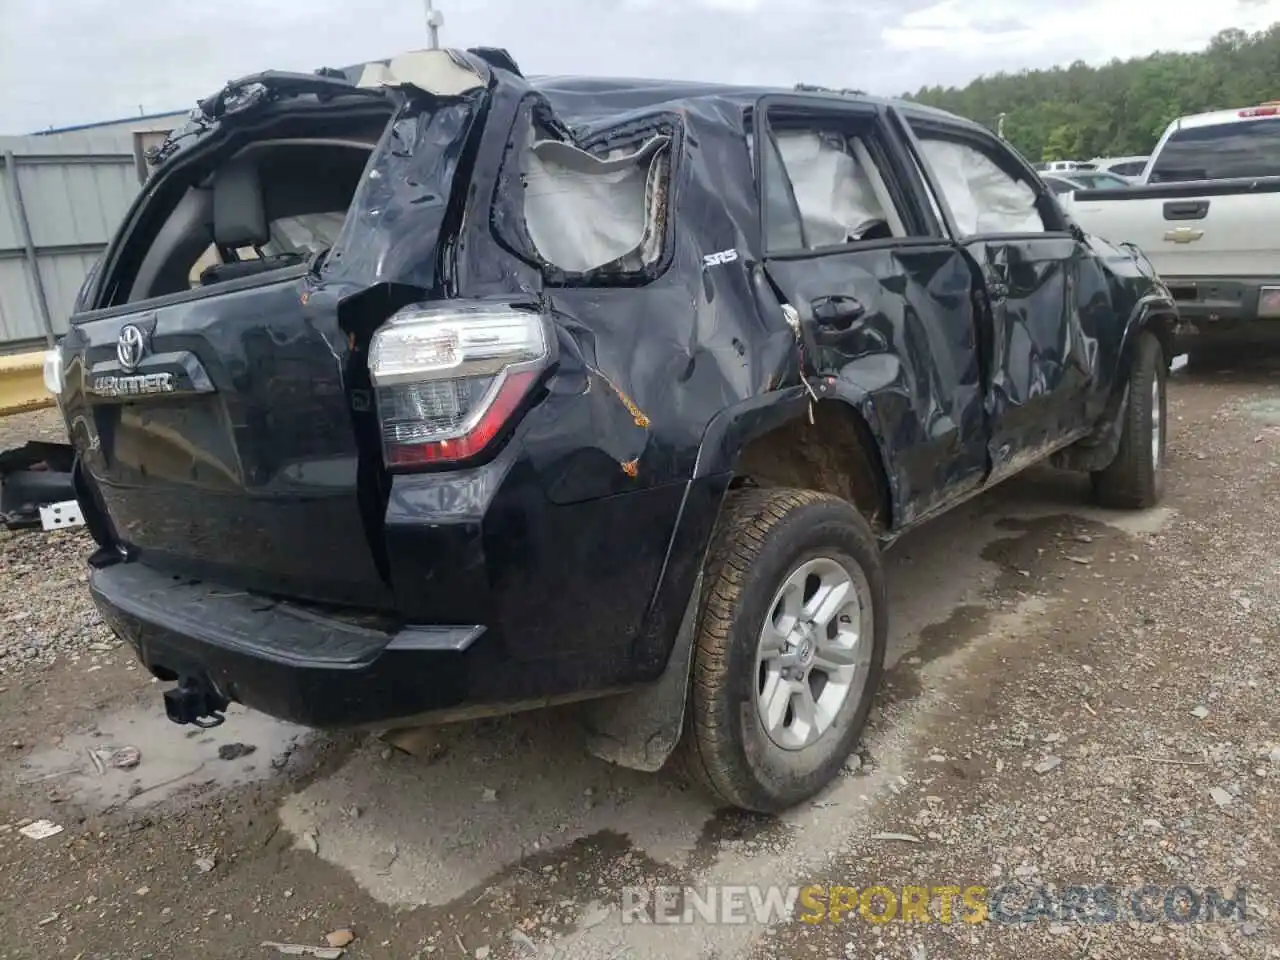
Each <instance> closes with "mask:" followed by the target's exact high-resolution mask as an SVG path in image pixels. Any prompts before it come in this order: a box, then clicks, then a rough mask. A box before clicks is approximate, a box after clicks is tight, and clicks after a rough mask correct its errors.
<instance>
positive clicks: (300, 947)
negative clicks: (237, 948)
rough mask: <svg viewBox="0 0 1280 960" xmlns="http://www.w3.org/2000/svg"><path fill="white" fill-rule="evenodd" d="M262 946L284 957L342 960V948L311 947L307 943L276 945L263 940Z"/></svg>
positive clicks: (270, 941)
mask: <svg viewBox="0 0 1280 960" xmlns="http://www.w3.org/2000/svg"><path fill="white" fill-rule="evenodd" d="M262 946H264V947H270V948H271V949H272V950H275V951H276V952H277V953H282V954H284V955H285V956H286V957H316V958H318V960H342V954H343V949H342V947H313V946H311V944H309V943H276V942H275V941H273V940H263V941H262Z"/></svg>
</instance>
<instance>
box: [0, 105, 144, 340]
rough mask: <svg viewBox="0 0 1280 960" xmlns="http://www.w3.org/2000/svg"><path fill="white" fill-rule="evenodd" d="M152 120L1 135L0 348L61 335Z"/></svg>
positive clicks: (132, 180)
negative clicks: (60, 131) (27, 134)
mask: <svg viewBox="0 0 1280 960" xmlns="http://www.w3.org/2000/svg"><path fill="white" fill-rule="evenodd" d="M156 129H160V130H163V129H165V127H164V126H162V125H160V124H157V123H156V122H155V121H147V122H145V123H144V122H139V121H134V122H132V123H122V124H119V125H112V126H109V127H106V128H101V127H99V128H91V129H87V130H82V131H73V132H67V133H54V134H46V135H39V136H29V137H0V176H2V178H3V184H2V185H0V352H5V351H12V350H15V349H21V348H23V347H26V346H35V345H39V344H42V343H45V342H48V341H49V340H50V339H51V338H52V337H56V336H59V335H61V334H62V333H64V332H66V329H67V317H68V315H69V314H70V312H71V305H72V303H73V302H74V300H75V297H76V294H77V293H78V292H79V290H80V286H81V284H82V283H83V282H84V278H85V276H86V275H87V274H88V272H89V269H90V268H91V267H92V265H93V262H94V260H95V259H97V256H98V254H99V253H101V252H102V249H103V248H104V247H105V246H106V243H107V241H108V240H109V239H110V237H111V234H112V233H113V232H114V231H115V228H116V226H117V225H118V224H119V222H120V220H121V219H122V218H123V217H124V215H125V213H126V211H127V210H128V208H129V204H130V203H131V202H132V200H133V198H134V195H135V194H136V193H137V192H138V187H139V177H138V168H137V164H136V162H135V153H134V149H135V139H138V138H140V139H142V140H143V141H144V142H145V143H148V144H149V143H150V142H151V141H152V140H154V137H153V136H149V135H148V134H147V133H146V132H145V131H149V130H156Z"/></svg>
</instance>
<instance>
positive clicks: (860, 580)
mask: <svg viewBox="0 0 1280 960" xmlns="http://www.w3.org/2000/svg"><path fill="white" fill-rule="evenodd" d="M870 611H871V590H870V586H869V585H868V584H867V580H866V576H865V575H864V574H863V573H862V571H861V570H858V569H857V568H856V567H855V568H854V572H853V573H851V572H850V570H849V569H848V568H847V567H846V566H845V565H844V564H842V563H840V562H838V561H836V560H832V559H830V558H828V557H818V558H816V559H813V560H808V561H806V562H804V563H802V564H800V565H799V566H798V567H796V568H795V569H794V570H793V571H792V572H791V573H790V574H789V575H788V576H787V578H786V579H785V580H784V581H783V583H782V586H781V587H779V588H778V591H777V593H776V594H774V597H773V602H772V603H771V604H770V605H769V611H768V613H767V614H766V616H765V622H764V625H763V626H762V628H761V630H760V639H759V644H758V648H757V656H756V683H755V703H756V715H757V717H758V718H759V720H760V724H761V726H762V727H763V728H764V731H765V733H766V734H767V735H768V737H769V739H770V740H772V741H773V742H774V743H775V744H777V745H778V746H779V747H781V748H782V749H784V750H803V749H804V748H805V747H808V746H810V745H811V744H813V743H815V742H817V741H818V740H819V739H821V737H822V736H823V735H824V734H825V733H826V732H827V731H828V730H830V729H831V726H832V724H833V723H834V722H835V720H836V718H837V717H838V716H839V715H840V711H841V709H842V708H843V707H844V706H845V704H846V703H847V702H848V701H849V698H850V697H855V698H861V696H862V692H863V688H864V687H865V686H866V682H867V676H868V673H869V670H870V665H871V645H872V636H871V629H870V627H869V625H868V621H869V617H868V614H869V613H870Z"/></svg>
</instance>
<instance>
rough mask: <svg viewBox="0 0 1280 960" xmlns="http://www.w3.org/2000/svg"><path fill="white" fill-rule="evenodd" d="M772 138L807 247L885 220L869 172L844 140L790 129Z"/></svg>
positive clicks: (841, 239) (847, 237)
mask: <svg viewBox="0 0 1280 960" xmlns="http://www.w3.org/2000/svg"><path fill="white" fill-rule="evenodd" d="M776 139H777V142H778V152H779V153H780V154H781V155H782V165H783V167H784V168H785V169H786V171H787V175H788V176H789V177H790V178H791V188H792V190H794V191H795V195H796V204H797V206H799V207H800V219H801V221H802V222H803V223H804V232H805V240H806V241H807V243H808V246H810V247H824V246H834V245H837V244H842V243H847V242H849V240H850V239H852V238H856V237H857V236H858V235H859V234H860V233H861V231H862V230H863V229H864V228H865V227H866V226H867V225H868V224H869V223H872V222H874V221H877V220H883V221H886V222H888V218H887V217H886V216H885V212H884V208H883V207H882V206H881V204H880V201H879V199H878V198H877V197H876V191H875V188H874V187H873V186H872V184H871V179H870V177H869V176H868V175H867V171H866V170H864V169H863V167H862V165H861V164H859V163H858V162H857V160H855V159H854V157H853V155H852V154H851V153H850V152H849V150H848V147H847V145H846V144H845V143H844V141H843V139H842V138H840V137H838V136H835V135H830V136H827V135H822V134H818V133H812V132H810V131H808V130H788V131H780V132H778V133H777V134H776Z"/></svg>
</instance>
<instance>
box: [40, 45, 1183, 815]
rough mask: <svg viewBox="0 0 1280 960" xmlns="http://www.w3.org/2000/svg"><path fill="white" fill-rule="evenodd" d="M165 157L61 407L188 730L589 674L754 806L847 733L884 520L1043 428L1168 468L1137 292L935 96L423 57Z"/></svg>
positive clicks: (856, 728)
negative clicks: (602, 74)
mask: <svg viewBox="0 0 1280 960" xmlns="http://www.w3.org/2000/svg"><path fill="white" fill-rule="evenodd" d="M153 161H154V170H153V172H152V175H151V177H150V179H149V180H148V182H147V184H146V186H145V189H144V190H143V191H142V193H141V195H140V196H139V198H138V200H137V202H136V203H135V204H134V206H133V208H132V209H131V210H130V212H129V213H128V215H127V217H126V219H125V221H124V223H123V224H122V226H121V228H120V230H119V231H118V233H117V235H116V237H115V239H114V240H113V242H112V243H111V245H110V247H109V248H108V250H107V251H106V253H105V254H104V257H103V260H102V262H101V266H100V268H99V269H98V270H96V271H95V273H94V274H93V276H91V277H90V279H89V280H88V281H87V282H86V284H85V287H84V290H83V292H82V294H81V297H80V301H79V303H78V304H77V308H76V313H75V316H74V317H72V319H71V328H70V332H69V333H68V334H67V336H66V338H65V340H64V341H63V343H62V345H61V348H60V349H61V352H60V357H61V368H62V369H61V374H60V382H61V385H62V392H61V396H60V405H61V408H62V410H63V412H64V414H65V417H66V422H67V426H68V428H69V432H70V436H71V440H72V443H73V445H74V448H75V451H76V454H77V463H76V468H75V475H74V479H75V484H76V494H77V497H78V499H79V503H80V506H81V509H82V511H83V514H84V517H85V522H86V524H87V525H88V527H89V528H90V530H91V532H92V534H93V536H94V538H95V539H96V541H97V544H98V546H99V549H98V550H97V551H96V552H95V553H94V555H93V556H92V558H91V561H90V562H91V566H92V578H91V589H92V591H93V596H94V598H95V600H96V602H97V604H98V606H99V607H100V608H101V610H102V613H103V615H104V617H105V618H106V619H107V621H108V623H109V624H110V625H111V627H112V628H113V629H114V630H115V631H116V632H117V633H118V634H119V635H120V636H121V637H123V638H125V639H127V640H128V641H129V643H130V644H132V645H133V647H134V648H135V649H136V650H137V652H138V655H139V656H140V658H141V659H142V661H143V663H145V665H146V666H147V668H148V669H149V670H150V671H151V672H152V673H153V674H154V675H155V676H157V677H159V678H160V679H162V680H165V681H171V682H173V683H174V686H173V687H172V688H171V689H169V690H168V691H167V692H166V693H165V704H166V708H167V710H168V713H169V716H170V717H171V718H172V719H173V720H175V721H177V722H179V723H195V724H201V725H210V724H214V723H219V722H222V720H223V719H224V711H225V710H226V708H227V706H228V704H229V703H232V702H236V703H241V704H244V705H247V706H249V707H252V708H256V709H258V710H262V711H265V712H267V713H270V714H274V715H276V716H278V717H283V718H287V719H289V720H292V721H296V722H299V723H302V724H307V725H310V726H314V727H321V728H325V727H370V728H390V727H398V726H407V725H414V724H419V723H427V722H435V721H439V720H448V719H456V718H459V717H469V716H477V715H482V714H484V713H500V712H510V711H516V710H522V709H528V708H531V707H541V706H547V705H551V704H557V703H566V702H572V701H583V702H582V703H581V712H582V717H583V721H584V726H585V729H586V731H587V739H588V743H589V746H590V748H591V749H592V750H593V751H594V752H595V753H596V754H598V755H599V756H602V757H604V758H606V759H608V760H610V761H613V762H615V763H620V764H623V765H626V766H630V767H634V768H640V769H646V770H656V769H658V768H659V767H661V766H662V765H663V764H664V763H665V762H666V761H667V760H668V756H669V755H670V754H672V753H673V751H675V750H676V748H677V746H680V748H681V749H680V751H679V752H680V755H682V756H683V758H684V760H685V762H686V764H687V766H688V768H689V769H690V770H691V771H692V772H693V773H694V774H695V775H696V777H697V778H698V779H700V780H701V781H703V782H704V783H705V784H706V785H707V786H708V787H709V788H710V789H711V790H712V791H713V792H714V793H715V794H716V795H717V796H718V797H720V798H722V799H723V800H724V801H727V802H728V803H731V804H735V805H738V806H740V807H743V808H748V809H754V810H761V811H776V810H781V809H784V808H787V807H789V806H791V805H793V804H796V803H797V802H799V801H801V800H803V799H805V798H807V797H810V796H811V795H813V794H814V793H815V792H817V791H818V790H819V789H821V788H822V787H823V785H824V784H826V783H827V782H828V781H830V780H831V779H832V777H833V776H834V775H835V773H836V771H837V770H838V769H839V768H840V766H841V764H842V763H843V762H844V760H845V759H846V758H847V756H848V755H849V753H850V752H851V750H853V749H854V747H855V745H856V741H857V739H858V736H859V734H860V731H861V730H862V727H863V725H864V723H865V721H866V717H867V713H868V710H869V707H870V704H871V700H872V697H873V695H874V693H875V690H876V687H877V683H878V680H879V677H880V673H881V667H882V663H883V659H884V655H885V639H886V632H887V622H886V619H887V610H886V601H885V584H884V575H883V573H882V570H881V560H880V553H881V550H882V549H883V548H885V547H886V546H887V545H889V544H891V543H892V542H893V541H894V540H895V538H897V537H898V536H899V535H900V534H902V533H903V531H905V530H907V529H909V528H911V527H913V526H915V525H916V524H919V523H922V522H924V521H925V520H927V519H928V518H930V517H932V516H934V515H936V514H938V513H940V512H942V511H944V510H946V509H948V508H950V507H952V506H954V505H955V504H957V503H959V502H960V501H962V500H964V499H966V498H967V497H970V496H972V495H973V494H976V493H978V492H980V491H982V490H984V489H986V488H988V487H990V486H991V485H992V484H994V483H997V482H999V481H1000V480H1002V479H1004V478H1006V477H1008V476H1010V475H1011V474H1013V473H1015V472H1017V471H1018V470H1021V469H1022V468H1024V467H1026V466H1027V465H1029V464H1032V463H1035V462H1037V461H1041V460H1045V459H1047V458H1053V461H1054V462H1055V463H1056V464H1058V465H1060V466H1064V467H1068V468H1073V469H1078V470H1083V471H1088V472H1090V473H1091V474H1092V478H1093V487H1094V491H1095V492H1096V495H1097V497H1098V498H1099V499H1100V500H1102V501H1103V502H1104V503H1106V504H1110V505H1113V506H1117V507H1124V508H1140V507H1146V506H1148V505H1150V504H1152V503H1154V502H1155V501H1156V500H1157V499H1158V498H1159V496H1160V492H1161V485H1162V479H1161V478H1162V472H1163V467H1164V449H1165V422H1166V421H1165V377H1166V372H1167V370H1168V365H1169V361H1170V359H1171V357H1170V343H1171V336H1172V334H1173V332H1174V327H1175V325H1176V323H1177V313H1176V308H1175V305H1174V303H1173V301H1172V299H1171V298H1170V295H1169V293H1168V291H1167V290H1166V289H1165V287H1164V285H1163V284H1162V283H1161V281H1160V280H1159V278H1158V277H1157V276H1156V275H1155V274H1154V272H1153V270H1152V268H1151V266H1150V264H1149V263H1148V262H1147V261H1146V259H1145V258H1144V257H1143V256H1142V255H1141V254H1140V253H1139V252H1138V251H1136V250H1135V249H1133V248H1128V247H1123V246H1115V245H1112V244H1110V243H1108V242H1106V241H1103V240H1101V239H1098V238H1096V237H1090V236H1087V235H1085V234H1084V233H1083V232H1082V231H1081V230H1080V229H1079V228H1078V227H1077V226H1075V225H1074V224H1073V223H1072V222H1070V221H1069V220H1068V219H1067V218H1066V217H1065V216H1064V214H1063V212H1062V210H1060V209H1059V207H1058V206H1057V205H1056V204H1055V202H1054V200H1053V198H1052V195H1051V194H1050V193H1049V192H1048V191H1047V190H1046V189H1045V187H1044V186H1043V184H1042V183H1041V182H1040V180H1039V179H1038V177H1037V176H1036V174H1035V173H1034V171H1033V170H1032V169H1031V168H1030V167H1029V166H1028V165H1027V164H1026V163H1025V162H1024V161H1023V160H1022V159H1021V158H1020V157H1019V156H1018V155H1017V154H1016V153H1015V152H1014V151H1013V150H1011V149H1010V148H1009V147H1008V146H1007V145H1006V144H1005V143H1004V142H1002V141H1001V140H999V139H997V138H996V137H994V136H993V135H992V134H991V133H989V132H988V131H987V130H986V129H984V128H982V127H980V126H978V125H976V124H973V123H970V122H967V121H964V120H961V119H958V118H956V117H953V116H950V115H948V114H944V113H940V112H937V111H934V110H929V109H925V108H922V107H919V106H916V105H912V104H909V103H893V102H888V101H883V100H877V99H873V98H869V97H864V96H858V95H851V94H841V93H834V92H833V93H825V92H821V91H812V90H805V91H803V92H800V91H794V90H793V91H786V90H767V89H752V88H744V87H730V86H713V85H699V84H689V83H674V82H665V81H622V80H610V79H563V78H552V79H536V80H534V79H527V78H525V77H524V76H522V74H521V73H520V71H519V69H518V67H517V66H516V64H515V63H514V62H513V61H512V59H511V58H510V57H509V56H508V55H507V54H505V53H504V52H501V51H496V50H490V49H479V50H471V51H466V52H463V51H428V52H421V53H414V54H409V55H406V56H403V57H399V58H395V59H392V60H389V61H385V62H380V63H374V64H366V65H363V66H361V67H359V68H353V69H349V70H323V71H319V72H317V73H316V74H314V75H311V74H283V73H266V74H259V75H256V76H253V77H249V78H246V79H244V80H242V81H237V82H235V83H232V84H230V85H228V86H227V88H225V89H224V90H222V91H221V92H220V93H218V94H217V95H216V96H213V97H211V98H210V99H208V100H206V101H204V102H202V103H201V104H200V105H199V107H198V108H197V109H196V110H195V111H194V112H193V113H192V116H191V119H190V121H189V122H188V123H187V124H186V125H185V126H184V127H183V128H181V129H179V130H177V131H175V132H174V133H173V134H172V135H171V137H170V138H169V140H168V141H167V142H166V143H165V145H164V146H163V147H162V148H160V149H159V151H158V152H157V153H156V154H155V155H154V157H153Z"/></svg>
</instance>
